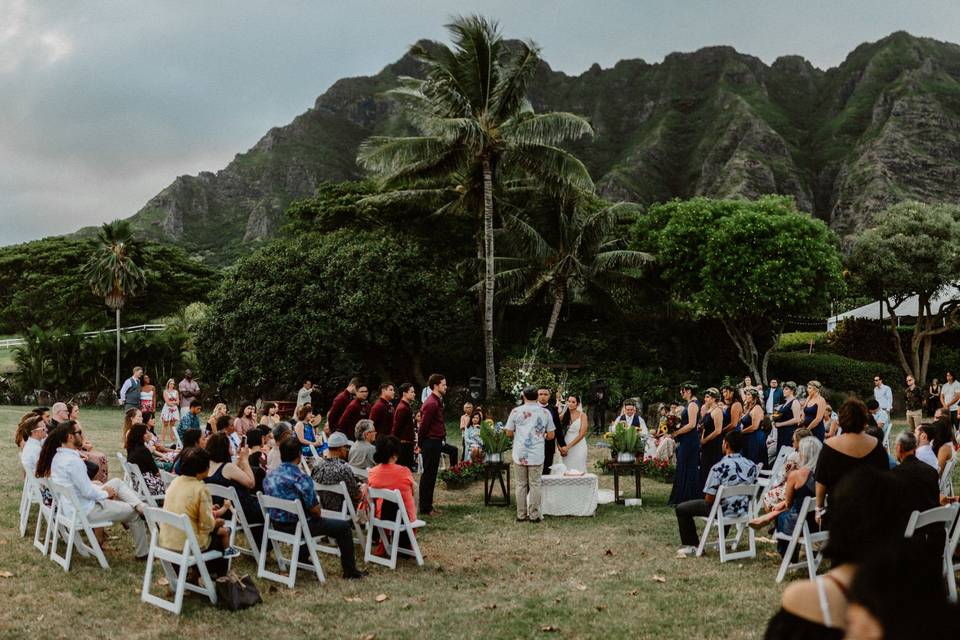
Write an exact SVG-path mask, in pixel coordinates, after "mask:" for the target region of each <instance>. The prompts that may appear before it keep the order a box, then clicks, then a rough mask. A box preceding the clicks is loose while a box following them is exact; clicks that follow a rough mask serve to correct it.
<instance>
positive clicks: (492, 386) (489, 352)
mask: <svg viewBox="0 0 960 640" xmlns="http://www.w3.org/2000/svg"><path fill="white" fill-rule="evenodd" d="M493 261H494V252H493V168H492V167H491V165H490V159H489V158H488V157H486V156H484V157H483V263H484V264H483V266H484V270H483V351H484V354H483V355H484V365H485V369H486V378H487V379H486V391H487V392H486V398H487V400H488V401H490V400H493V398H494V395H495V394H496V389H497V369H496V364H495V362H494V358H493V284H494V262H493Z"/></svg>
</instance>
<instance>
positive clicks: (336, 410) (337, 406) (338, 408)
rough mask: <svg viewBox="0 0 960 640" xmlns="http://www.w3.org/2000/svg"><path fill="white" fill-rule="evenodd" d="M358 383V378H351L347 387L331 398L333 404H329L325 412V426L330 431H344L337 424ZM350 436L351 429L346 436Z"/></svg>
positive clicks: (351, 433) (351, 434) (351, 435)
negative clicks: (328, 408) (328, 409)
mask: <svg viewBox="0 0 960 640" xmlns="http://www.w3.org/2000/svg"><path fill="white" fill-rule="evenodd" d="M359 384H360V378H353V379H351V380H350V384H348V385H347V388H346V389H344V390H343V391H341V392H340V393H338V394H337V397H336V398H334V399H333V404H331V405H330V411H328V412H327V426H328V427H329V428H330V433H333V432H334V431H344V432H345V431H346V430H345V429H339V428H338V427H337V425H338V424H339V423H340V416H342V415H343V412H344V410H345V409H346V408H347V405H348V404H350V401H351V400H353V395H354V394H355V393H356V392H357V385H359ZM351 437H353V430H352V429H351V430H350V436H348V438H351Z"/></svg>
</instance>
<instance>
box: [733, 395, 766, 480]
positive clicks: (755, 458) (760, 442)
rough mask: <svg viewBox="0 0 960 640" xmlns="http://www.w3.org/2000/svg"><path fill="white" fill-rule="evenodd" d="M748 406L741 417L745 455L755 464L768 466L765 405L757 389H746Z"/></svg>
mask: <svg viewBox="0 0 960 640" xmlns="http://www.w3.org/2000/svg"><path fill="white" fill-rule="evenodd" d="M744 395H745V396H746V401H747V406H746V411H745V412H744V414H743V417H742V418H740V432H741V433H742V434H743V456H744V457H745V458H746V459H747V460H750V461H751V462H753V463H755V464H763V466H764V467H766V466H767V432H766V431H764V430H763V428H762V425H763V406H762V403H761V402H760V394H759V393H757V390H756V389H750V390H749V391H745V392H744Z"/></svg>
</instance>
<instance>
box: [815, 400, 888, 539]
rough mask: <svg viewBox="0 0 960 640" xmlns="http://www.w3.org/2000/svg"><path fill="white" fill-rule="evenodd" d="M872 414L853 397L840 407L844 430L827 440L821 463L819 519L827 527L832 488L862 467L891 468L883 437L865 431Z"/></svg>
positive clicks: (818, 483)
mask: <svg viewBox="0 0 960 640" xmlns="http://www.w3.org/2000/svg"><path fill="white" fill-rule="evenodd" d="M869 416H870V414H869V413H868V411H867V407H866V405H864V404H863V403H862V402H861V401H859V400H857V399H855V398H850V399H849V400H847V401H846V402H844V403H843V406H842V407H840V416H839V418H838V421H839V423H840V428H841V429H842V430H843V433H841V434H840V435H838V436H834V437H832V438H830V439H829V440H827V441H826V442H825V443H824V447H823V450H822V451H821V452H820V461H819V462H818V463H817V470H816V474H815V476H816V480H817V522H818V523H820V526H821V527H824V528H826V526H825V523H824V522H822V517H823V516H824V514H825V513H826V510H827V507H828V506H829V502H830V492H831V491H833V488H834V487H836V486H837V483H838V482H840V480H841V479H842V478H843V477H844V476H845V475H846V474H848V473H850V472H851V471H853V470H854V469H856V468H858V467H864V466H866V467H874V468H875V469H878V470H881V471H883V470H886V469H889V467H890V465H889V461H888V458H887V452H886V451H885V450H884V448H883V441H882V440H878V439H877V438H875V437H873V436H870V435H867V434H866V433H864V429H865V428H866V426H867V420H868V419H869Z"/></svg>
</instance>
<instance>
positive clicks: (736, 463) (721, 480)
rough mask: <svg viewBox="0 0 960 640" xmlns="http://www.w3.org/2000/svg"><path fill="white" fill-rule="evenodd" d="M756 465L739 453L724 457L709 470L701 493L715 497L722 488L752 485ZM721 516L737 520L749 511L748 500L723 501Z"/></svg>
mask: <svg viewBox="0 0 960 640" xmlns="http://www.w3.org/2000/svg"><path fill="white" fill-rule="evenodd" d="M757 473H758V470H757V465H755V464H754V463H752V462H750V461H749V460H747V459H746V458H744V457H743V456H742V455H740V454H739V453H734V454H733V455H729V456H724V457H723V458H722V459H721V460H720V462H718V463H717V464H715V465H713V467H711V468H710V475H708V476H707V484H706V485H704V487H703V492H704V493H708V494H710V495H712V496H715V495H717V493H718V492H719V491H720V487H722V486H736V485H740V484H754V483H755V482H756V481H757ZM721 506H722V507H723V515H724V517H727V518H739V517H740V516H742V515H745V514H746V513H747V511H749V509H750V498H748V497H747V496H737V497H735V498H724V499H723V505H721Z"/></svg>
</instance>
